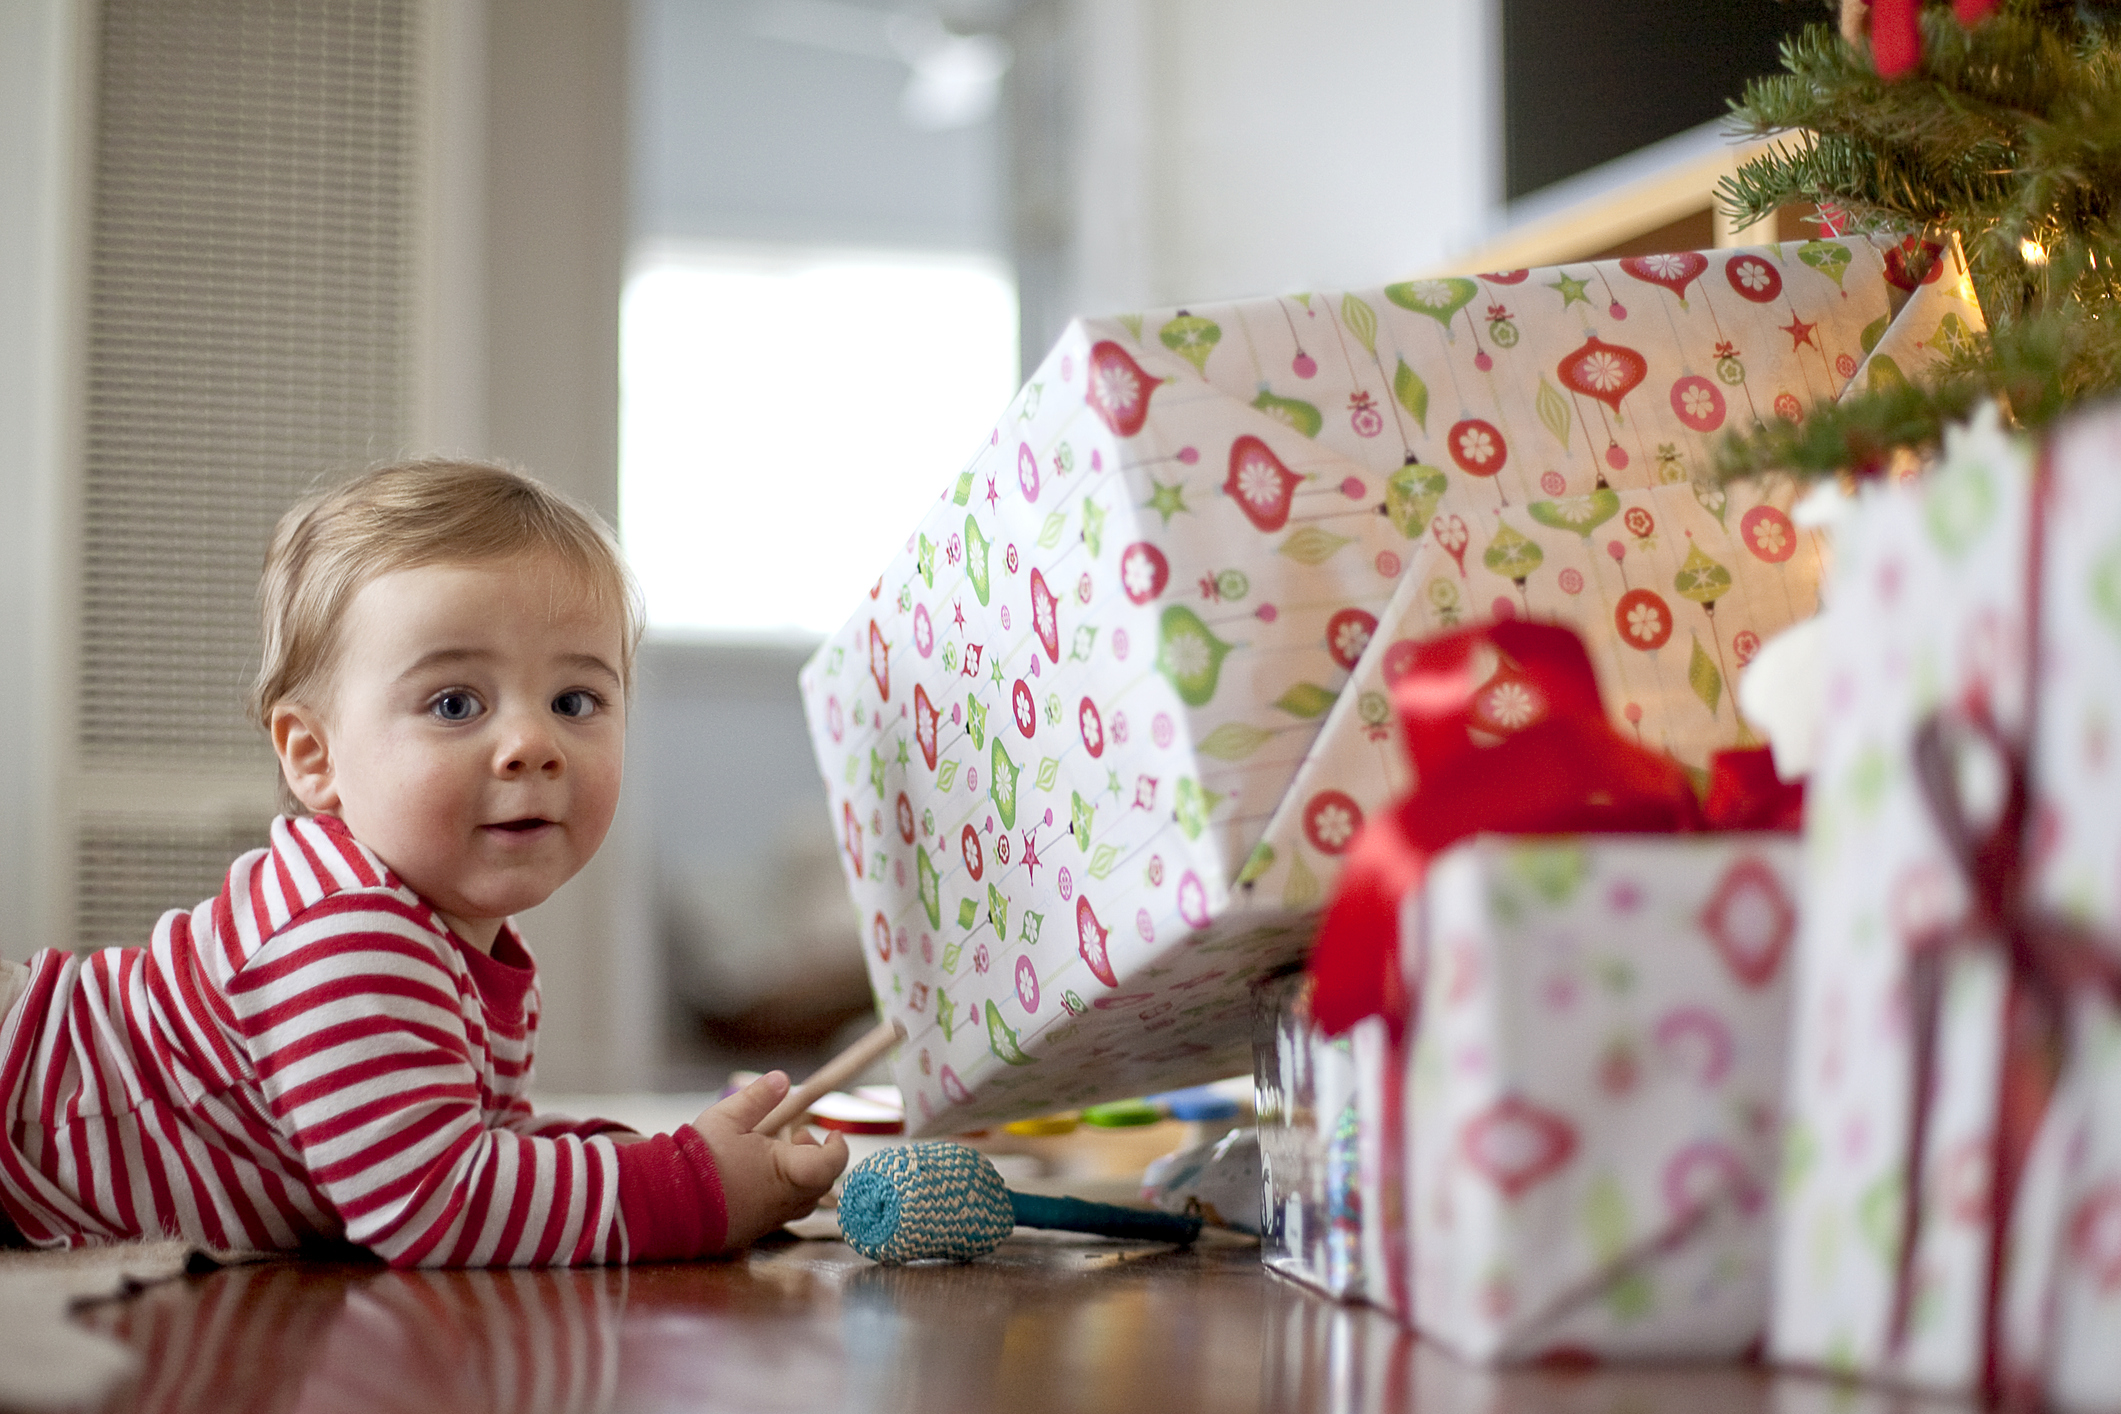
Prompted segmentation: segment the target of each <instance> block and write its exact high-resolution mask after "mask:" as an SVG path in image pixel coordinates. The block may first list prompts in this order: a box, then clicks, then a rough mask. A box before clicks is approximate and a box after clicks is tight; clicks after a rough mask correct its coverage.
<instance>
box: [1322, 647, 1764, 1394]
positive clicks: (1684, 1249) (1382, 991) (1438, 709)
mask: <svg viewBox="0 0 2121 1414" xmlns="http://www.w3.org/2000/svg"><path fill="white" fill-rule="evenodd" d="M1498 694H1501V695H1504V696H1507V697H1508V698H1509V699H1510V701H1511V702H1512V704H1513V710H1512V711H1510V712H1508V713H1500V712H1498V709H1497V704H1496V700H1495V699H1496V697H1497V695H1498ZM1395 704H1396V706H1397V709H1398V711H1399V714H1400V719H1401V724H1402V728H1403V734H1404V737H1405V740H1406V742H1407V745H1408V749H1409V754H1410V756H1411V760H1412V774H1413V775H1414V776H1415V778H1416V779H1417V781H1418V783H1419V784H1418V785H1417V788H1416V789H1415V790H1414V791H1413V792H1412V793H1411V794H1410V795H1409V796H1408V797H1407V798H1405V799H1403V800H1402V801H1400V802H1398V803H1397V804H1396V805H1395V807H1394V808H1393V809H1392V810H1391V811H1389V812H1380V813H1379V814H1378V815H1377V816H1375V817H1374V818H1373V819H1372V821H1371V822H1370V824H1369V825H1368V826H1367V827H1366V828H1365V831H1364V833H1363V836H1362V837H1361V838H1360V839H1359V840H1358V841H1357V842H1356V845H1355V848H1354V851H1353V854H1352V856H1351V860H1350V864H1349V868H1348V870H1347V872H1346V873H1345V874H1344V875H1343V877H1342V880H1341V888H1340V891H1339V893H1338V895H1337V896H1336V898H1335V900H1334V902H1333V905H1332V907H1331V908H1330V910H1329V911H1328V913H1327V917H1326V922H1325V925H1324V928H1323V929H1322V930H1321V933H1320V936H1319V941H1318V947H1317V950H1316V952H1315V953H1314V954H1313V956H1312V959H1311V970H1312V972H1313V973H1314V974H1315V975H1316V977H1317V991H1316V993H1315V995H1314V999H1313V1005H1312V1011H1313V1014H1314V1015H1315V1016H1316V1018H1317V1019H1318V1021H1319V1023H1320V1024H1321V1025H1322V1026H1323V1027H1324V1028H1325V1029H1327V1030H1337V1029H1341V1028H1345V1027H1348V1026H1350V1025H1352V1024H1370V1019H1371V1018H1373V1017H1379V1016H1381V1017H1383V1018H1384V1020H1385V1021H1386V1022H1387V1024H1388V1026H1389V1027H1390V1031H1391V1044H1390V1046H1389V1049H1388V1055H1387V1057H1386V1059H1385V1062H1384V1068H1385V1070H1386V1073H1387V1074H1388V1075H1396V1076H1399V1077H1402V1080H1401V1085H1400V1089H1401V1092H1402V1098H1401V1100H1400V1105H1399V1116H1400V1120H1401V1122H1400V1124H1399V1126H1398V1136H1397V1137H1396V1139H1395V1143H1394V1145H1392V1146H1387V1152H1386V1155H1385V1164H1386V1171H1385V1173H1384V1175H1383V1181H1382V1185H1381V1186H1382V1187H1383V1189H1384V1190H1385V1191H1386V1192H1390V1193H1393V1194H1395V1195H1398V1197H1399V1199H1400V1201H1401V1203H1402V1204H1403V1206H1404V1211H1405V1226H1404V1235H1403V1238H1402V1240H1401V1241H1400V1242H1399V1243H1398V1244H1397V1250H1398V1253H1400V1254H1403V1255H1400V1256H1398V1257H1397V1260H1398V1261H1399V1263H1400V1264H1401V1266H1402V1270H1399V1271H1391V1272H1388V1273H1387V1274H1386V1276H1385V1279H1384V1280H1382V1281H1373V1284H1375V1285H1379V1286H1381V1287H1383V1288H1384V1289H1386V1290H1389V1291H1391V1292H1392V1293H1393V1302H1392V1304H1393V1306H1394V1308H1395V1309H1396V1310H1398V1311H1399V1312H1400V1313H1401V1314H1402V1316H1403V1317H1405V1318H1406V1319H1408V1320H1409V1321H1410V1322H1411V1323H1412V1324H1413V1325H1414V1326H1415V1327H1416V1328H1418V1329H1419V1330H1421V1331H1422V1332H1423V1333H1424V1334H1425V1335H1428V1336H1431V1337H1432V1338H1434V1339H1436V1340H1438V1341H1440V1342H1441V1343H1442V1344H1444V1345H1446V1346H1448V1347H1449V1348H1451V1349H1452V1350H1454V1351H1456V1352H1458V1353H1460V1354H1462V1355H1465V1356H1467V1357H1469V1358H1473V1359H1479V1360H1505V1361H1508V1360H1525V1359H1534V1358H1539V1357H1544V1356H1551V1355H1560V1354H1569V1355H1595V1356H1652V1355H1662V1356H1682V1355H1684V1356H1719V1355H1721V1356H1728V1355H1735V1354H1737V1353H1739V1352H1741V1351H1743V1350H1745V1349H1746V1348H1748V1347H1749V1346H1750V1345H1752V1344H1753V1343H1755V1342H1756V1341H1757V1340H1758V1339H1759V1337H1760V1334H1761V1331H1762V1328H1763V1326H1764V1324H1765V1320H1766V1312H1767V1284H1766V1273H1767V1262H1768V1256H1769V1252H1770V1250H1771V1243H1770V1239H1769V1229H1768V1214H1767V1207H1768V1204H1767V1198H1768V1194H1769V1191H1770V1188H1771V1175H1772V1165H1773V1150H1774V1138H1775V1133H1776V1123H1777V1117H1778V1110H1779V1107H1778V1103H1777V1101H1778V1098H1779V1092H1780V1088H1781V1084H1782V1078H1783V1069H1784V1046H1783V1042H1784V1031H1785V1029H1786V1026H1787V991H1786V983H1785V975H1786V973H1785V968H1784V966H1783V959H1784V956H1785V955H1786V954H1787V952H1788V951H1789V949H1790V946H1791V943H1792V941H1793V939H1794V936H1795V932H1796V910H1795V903H1794V901H1795V898H1796V893H1797V870H1798V863H1799V856H1798V845H1797V842H1796V841H1795V839H1794V838H1792V837H1790V836H1789V835H1788V834H1787V833H1782V834H1762V833H1755V832H1750V831H1745V832H1723V833H1716V834H1675V833H1671V832H1673V831H1692V830H1696V829H1699V828H1700V827H1701V826H1702V825H1703V824H1704V823H1707V822H1705V821H1704V820H1703V819H1702V817H1701V815H1700V813H1699V811H1698V810H1697V808H1696V806H1695V802H1694V796H1693V793H1692V786H1691V783H1690V781H1689V779H1688V777H1687V776H1686V774H1685V773H1684V772H1683V771H1682V769H1681V768H1680V767H1679V766H1678V765H1677V763H1675V762H1673V761H1671V760H1670V758H1668V757H1664V756H1662V755H1661V754H1659V753H1656V752H1653V751H1650V750H1648V749H1647V748H1644V747H1642V746H1639V745H1637V744H1636V743H1634V742H1633V741H1631V740H1628V739H1625V738H1623V737H1621V736H1619V735H1617V734H1616V733H1615V732H1614V730H1613V728H1612V727H1611V726H1610V725H1609V724H1608V722H1607V721H1606V719H1605V717H1604V715H1603V713H1602V712H1601V711H1600V707H1599V697H1598V692H1597V685H1596V683H1595V682H1594V681H1593V679H1592V677H1591V671H1590V664H1589V661H1588V660H1587V658H1586V657H1585V655H1584V653H1583V650H1582V648H1581V646H1580V645H1579V644H1578V643H1577V642H1576V641H1575V640H1574V639H1573V638H1572V637H1571V636H1569V635H1568V634H1567V633H1566V631H1564V630H1560V629H1555V628H1549V627H1545V626H1537V625H1530V624H1504V625H1498V626H1496V627H1495V628H1493V629H1490V630H1487V631H1484V632H1461V633H1458V634H1455V635H1452V636H1450V637H1447V638H1444V639H1440V640H1433V641H1430V642H1426V643H1422V644H1418V645H1416V646H1415V649H1414V651H1413V652H1412V654H1410V656H1409V661H1408V664H1407V672H1406V674H1405V676H1404V677H1403V678H1402V680H1401V681H1400V683H1399V684H1398V686H1397V688H1396V689H1395ZM1758 755H1759V754H1758V753H1745V754H1743V759H1744V760H1746V761H1756V762H1757V760H1758ZM1720 765H1722V766H1723V769H1721V770H1720V771H1719V777H1718V778H1719V781H1720V782H1722V783H1723V784H1724V785H1725V787H1726V788H1725V790H1724V791H1722V792H1720V793H1718V794H1716V795H1714V796H1712V799H1714V800H1715V801H1716V802H1717V809H1718V812H1719V815H1720V816H1721V817H1722V818H1721V819H1720V821H1719V823H1723V824H1759V823H1765V822H1773V823H1778V824H1785V825H1786V824H1787V823H1789V816H1790V814H1791V813H1792V812H1791V807H1792V805H1793V800H1792V798H1791V797H1792V794H1793V793H1791V792H1788V791H1785V790H1784V789H1782V788H1781V787H1780V785H1779V783H1777V782H1774V780H1773V777H1772V774H1771V773H1769V774H1767V775H1766V776H1764V777H1761V778H1759V779H1757V780H1756V781H1755V783H1754V788H1753V789H1752V790H1750V791H1748V790H1746V789H1744V788H1743V780H1744V778H1743V775H1742V773H1741V772H1738V771H1736V770H1734V769H1733V763H1720ZM1495 830H1503V831H1508V832H1510V833H1508V834H1497V833H1490V831H1495ZM1546 832H1554V833H1546ZM1368 1078H1369V1077H1368V1076H1367V1075H1366V1076H1365V1079H1366V1080H1367V1079H1368Z"/></svg>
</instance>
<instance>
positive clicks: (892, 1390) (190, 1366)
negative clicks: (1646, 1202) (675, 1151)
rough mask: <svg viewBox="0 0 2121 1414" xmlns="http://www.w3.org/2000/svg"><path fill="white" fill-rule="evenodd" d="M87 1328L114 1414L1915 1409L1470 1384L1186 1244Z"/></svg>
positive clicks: (161, 1311) (421, 1297)
mask: <svg viewBox="0 0 2121 1414" xmlns="http://www.w3.org/2000/svg"><path fill="white" fill-rule="evenodd" d="M1215 1236H1217V1237H1221V1235H1215ZM84 1319H86V1320H87V1321H88V1322H89V1323H90V1324H91V1325H94V1326H95V1327H97V1328H98V1329H101V1330H104V1331H107V1332H109V1333H111V1334H113V1335H115V1336H117V1337H118V1338H120V1339H122V1340H123V1341H125V1342H126V1343H127V1344H128V1345H130V1346H131V1347H132V1348H133V1349H135V1350H136V1351H137V1352H139V1354H140V1356H141V1358H142V1370H141V1374H140V1376H139V1378H138V1379H137V1380H135V1381H134V1382H133V1383H132V1384H131V1385H130V1386H128V1387H127V1388H126V1389H125V1390H124V1391H123V1392H122V1393H121V1394H120V1395H119V1396H118V1397H117V1398H116V1399H114V1400H113V1401H111V1402H110V1403H109V1404H107V1405H106V1406H104V1408H105V1409H106V1410H107V1411H110V1414H118V1411H155V1414H180V1412H181V1414H191V1412H192V1411H200V1414H207V1412H208V1411H211V1414H265V1411H297V1410H299V1411H305V1414H307V1411H340V1410H344V1411H349V1414H350V1412H351V1411H357V1410H358V1411H362V1414H399V1411H403V1414H415V1411H417V1414H426V1411H444V1410H446V1411H453V1412H454V1411H468V1414H482V1412H483V1411H508V1414H517V1411H521V1414H561V1411H565V1414H586V1412H587V1411H665V1410H668V1411H677V1410H687V1411H695V1410H696V1411H711V1410H744V1411H755V1410H802V1411H826V1410H909V1411H915V1410H917V1411H921V1414H954V1411H960V1410H962V1411H1011V1412H1012V1414H1013V1412H1014V1411H1040V1410H1069V1411H1093V1412H1094V1411H1104V1410H1113V1411H1119V1410H1126V1411H1136V1410H1147V1411H1152V1414H1181V1411H1188V1410H1215V1411H1250V1410H1261V1411H1266V1410H1296V1411H1313V1410H1316V1411H1326V1410H1350V1411H1371V1410H1380V1411H1381V1410H1409V1409H1419V1410H1422V1411H1424V1414H1431V1412H1432V1411H1433V1412H1434V1414H1519V1412H1520V1411H1522V1412H1523V1414H1530V1412H1531V1411H1556V1414H1694V1411H1718V1414H1721V1412H1722V1411H1731V1414H1752V1412H1753V1411H1759V1414H1842V1412H1843V1411H1846V1414H1873V1411H1876V1414H1886V1411H1888V1410H1891V1409H1896V1408H1899V1407H1904V1406H1899V1405H1896V1404H1893V1403H1890V1402H1888V1401H1886V1400H1884V1399H1883V1398H1881V1397H1879V1396H1876V1395H1873V1394H1869V1393H1861V1394H1858V1393H1855V1392H1852V1391H1849V1390H1845V1389H1840V1388H1837V1387H1835V1386H1831V1385H1827V1384H1823V1383H1820V1382H1817V1381H1811V1380H1805V1379H1800V1378H1795V1377H1790V1376H1781V1377H1770V1376H1768V1375H1766V1374H1764V1373H1761V1372H1758V1371H1753V1370H1746V1369H1742V1368H1737V1367H1717V1366H1703V1367H1684V1366H1680V1367H1663V1368H1637V1369H1627V1370H1620V1369H1609V1370H1591V1371H1577V1372H1564V1371H1555V1370H1531V1371H1513V1372H1509V1373H1503V1374H1498V1373H1494V1372H1489V1371H1483V1370H1478V1369H1474V1368H1471V1367H1468V1366H1465V1365H1462V1364H1460V1363H1458V1362H1457V1361H1455V1360H1452V1359H1451V1358H1449V1357H1447V1356H1445V1355H1442V1354H1440V1353H1439V1352H1437V1351H1436V1350H1434V1349H1433V1348H1430V1347H1427V1346H1425V1345H1423V1344H1421V1343H1420V1342H1418V1341H1416V1340H1414V1339H1413V1338H1412V1337H1411V1336H1409V1335H1408V1334H1407V1333H1405V1332H1404V1331H1402V1330H1400V1329H1399V1328H1398V1327H1397V1326H1396V1325H1394V1324H1393V1323H1392V1322H1391V1321H1389V1320H1388V1319H1386V1318H1384V1317H1382V1316H1381V1315H1379V1314H1377V1313H1376V1312H1373V1311H1368V1310H1364V1309H1360V1308H1352V1307H1343V1306H1335V1305H1333V1304H1331V1303H1329V1302H1326V1301H1324V1300H1321V1299H1319V1298H1318V1297H1316V1296H1314V1295H1312V1294H1310V1293H1309V1292H1307V1291H1305V1290H1303V1289H1302V1288H1300V1287H1297V1286H1294V1285H1292V1284H1290V1283H1288V1282H1286V1281H1283V1280H1281V1279H1279V1278H1275V1277H1270V1276H1268V1275H1266V1274H1265V1273H1264V1272H1263V1271H1262V1269H1261V1268H1260V1266H1259V1261H1258V1255H1257V1251H1256V1249H1255V1248H1253V1247H1252V1246H1250V1245H1249V1244H1245V1243H1240V1242H1237V1241H1235V1240H1234V1239H1227V1238H1224V1239H1223V1240H1211V1241H1208V1242H1205V1243H1203V1245H1202V1246H1200V1247H1199V1248H1197V1249H1195V1250H1193V1251H1190V1252H1174V1251H1172V1250H1170V1249H1168V1248H1161V1247H1153V1246H1147V1245H1135V1244H1120V1243H1102V1242H1096V1241H1092V1240H1072V1239H1071V1240H1051V1241H1042V1240H1035V1239H1026V1238H1019V1239H1015V1240H1012V1241H1010V1242H1008V1243H1005V1244H1004V1245H1003V1246H1002V1248H1001V1250H1000V1251H998V1252H996V1253H994V1254H993V1255H992V1256H989V1257H987V1258H984V1259H982V1260H981V1261H979V1262H976V1263H972V1264H970V1265H967V1266H923V1267H910V1268H898V1269H889V1268H883V1267H877V1266H874V1265H872V1264H870V1263H869V1262H867V1261H864V1260H863V1259H862V1258H860V1257H858V1256H856V1255H855V1254H854V1253H852V1252H850V1251H849V1250H848V1249H847V1248H846V1247H845V1246H843V1245H842V1244H840V1243H837V1242H790V1243H783V1244H780V1245H776V1246H772V1247H768V1248H765V1249H762V1250H759V1251H755V1252H753V1253H751V1254H750V1255H749V1256H748V1257H745V1258H743V1259H741V1260H737V1261H730V1262H717V1263H699V1264H688V1265H672V1266H659V1267H638V1268H634V1269H632V1270H614V1271H538V1272H437V1273H400V1272H390V1271H387V1270H384V1269H382V1268H380V1267H374V1266H362V1265H354V1264H338V1265H335V1264H324V1263H314V1262H307V1263H297V1262H279V1263H269V1264H265V1265H260V1266H252V1267H234V1268H229V1269H226V1270H222V1271H218V1272H214V1273H211V1274H208V1275H205V1276H200V1277H192V1278H186V1279H184V1280H180V1281H175V1282H170V1283H166V1284H164V1285H161V1286H156V1287H151V1288H149V1289H147V1290H145V1291H143V1292H140V1293H138V1294H137V1295H134V1296H132V1297H129V1298H126V1299H123V1300H119V1301H112V1302H108V1303H104V1304H102V1305H99V1306H96V1307H91V1308H89V1309H88V1310H87V1311H86V1312H85V1313H84Z"/></svg>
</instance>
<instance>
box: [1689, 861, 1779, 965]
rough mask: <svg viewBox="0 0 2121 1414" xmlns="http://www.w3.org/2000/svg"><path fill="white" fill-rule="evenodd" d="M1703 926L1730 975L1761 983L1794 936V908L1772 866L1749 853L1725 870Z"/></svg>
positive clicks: (1705, 912)
mask: <svg viewBox="0 0 2121 1414" xmlns="http://www.w3.org/2000/svg"><path fill="white" fill-rule="evenodd" d="M1701 929H1702V931H1703V932H1705V933H1707V934H1708V935H1709V941H1710V942H1712V943H1714V944H1715V945H1716V951H1717V952H1719V953H1721V954H1722V955H1723V960H1724V963H1725V965H1727V966H1728V967H1729V968H1730V969H1731V975H1733V976H1734V977H1736V978H1737V979H1738V980H1739V981H1740V982H1741V983H1743V984H1744V985H1745V986H1747V987H1750V988H1755V989H1758V988H1760V987H1765V986H1766V985H1767V984H1768V983H1769V982H1770V981H1772V980H1773V979H1774V976H1775V974H1776V972H1777V971H1779V970H1780V969H1781V967H1782V959H1783V955H1784V954H1785V953H1787V952H1788V951H1789V950H1790V941H1791V939H1793V938H1795V937H1796V936H1797V910H1796V908H1795V907H1793V906H1792V905H1791V903H1790V900H1789V896H1788V895H1787V894H1785V893H1784V892H1783V889H1782V881H1781V880H1780V879H1779V878H1777V877H1776V876H1775V871H1774V870H1772V869H1770V868H1768V866H1767V865H1766V864H1764V863H1762V862H1761V861H1760V860H1758V859H1755V858H1752V857H1751V856H1748V857H1746V858H1743V859H1740V860H1738V861H1737V862H1736V863H1735V864H1733V865H1732V866H1731V867H1730V868H1729V869H1728V870H1726V871H1725V872H1724V876H1723V878H1722V879H1721V880H1720V881H1719V882H1718V883H1717V885H1716V892H1715V894H1714V895H1712V896H1711V897H1710V899H1709V905H1708V907H1707V908H1706V909H1704V910H1702V914H1701Z"/></svg>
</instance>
